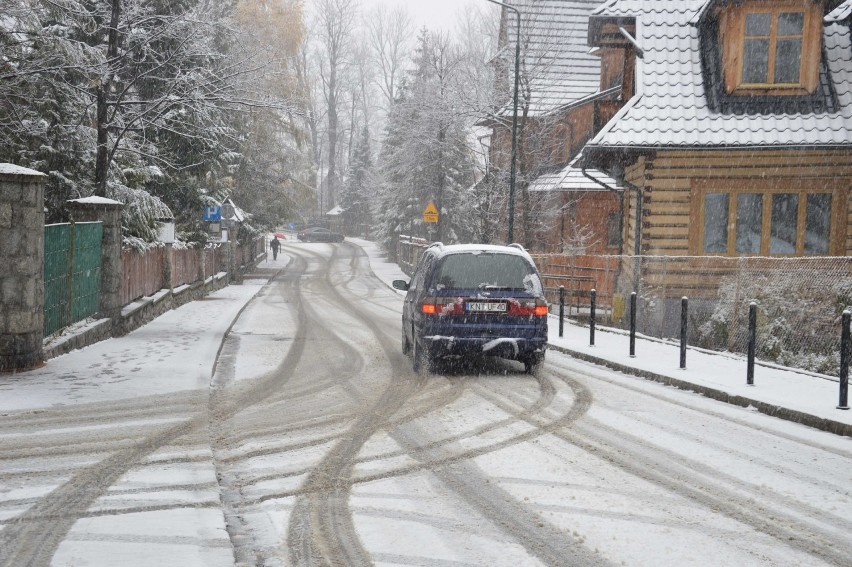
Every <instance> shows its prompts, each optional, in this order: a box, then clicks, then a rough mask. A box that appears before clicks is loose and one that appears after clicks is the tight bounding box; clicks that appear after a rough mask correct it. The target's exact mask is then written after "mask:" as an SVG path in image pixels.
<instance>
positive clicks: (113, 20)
mask: <svg viewBox="0 0 852 567" xmlns="http://www.w3.org/2000/svg"><path fill="white" fill-rule="evenodd" d="M120 16H121V0H112V14H111V16H110V23H109V33H108V40H107V41H108V43H107V69H106V72H105V73H104V75H103V76H102V77H101V78H100V80H99V81H98V85H97V87H96V89H97V90H96V92H95V96H96V103H97V110H96V117H97V118H96V120H97V132H98V148H97V157H96V159H95V195H97V196H99V197H106V196H107V178H108V176H109V175H108V174H109V166H110V163H109V162H110V158H109V155H110V151H109V150H110V148H109V126H110V124H109V92H110V91H111V90H112V77H113V72H112V69H113V66H114V65H115V59H116V57H118V41H119V37H118V21H119V18H120Z"/></svg>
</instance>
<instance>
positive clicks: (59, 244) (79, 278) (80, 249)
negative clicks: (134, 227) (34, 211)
mask: <svg viewBox="0 0 852 567" xmlns="http://www.w3.org/2000/svg"><path fill="white" fill-rule="evenodd" d="M102 239H103V225H102V224H101V223H99V222H87V223H71V224H51V225H47V226H45V227H44V335H45V336H47V335H51V334H53V333H55V332H56V331H59V330H60V329H63V328H64V327H67V326H68V325H70V324H72V323H76V322H77V321H82V320H83V319H85V318H86V317H90V316H91V315H94V314H95V313H97V311H98V301H99V299H100V290H101V241H102Z"/></svg>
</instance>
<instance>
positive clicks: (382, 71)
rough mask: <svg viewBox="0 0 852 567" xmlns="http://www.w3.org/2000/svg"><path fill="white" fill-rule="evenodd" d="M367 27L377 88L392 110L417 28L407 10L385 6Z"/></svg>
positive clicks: (380, 7)
mask: <svg viewBox="0 0 852 567" xmlns="http://www.w3.org/2000/svg"><path fill="white" fill-rule="evenodd" d="M366 24H367V37H368V38H369V42H370V46H371V47H372V50H373V60H374V61H375V65H376V67H377V68H378V69H379V73H378V76H377V84H378V85H379V88H380V89H381V91H382V94H383V95H384V97H385V102H386V108H390V107H391V106H393V104H394V97H396V95H397V88H398V84H399V80H400V78H401V76H402V74H403V73H404V72H405V64H406V63H407V62H408V60H409V52H410V48H411V37H412V35H413V31H414V25H413V23H412V21H411V16H410V15H409V13H408V11H407V10H406V9H405V8H403V7H401V6H398V7H396V8H393V9H388V8H387V6H385V5H384V4H379V5H378V6H377V7H376V8H374V9H373V11H372V12H371V13H370V14H369V16H368V17H367V19H366Z"/></svg>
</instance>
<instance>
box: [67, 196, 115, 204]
mask: <svg viewBox="0 0 852 567" xmlns="http://www.w3.org/2000/svg"><path fill="white" fill-rule="evenodd" d="M68 202H69V203H80V204H82V205H124V203H121V202H119V201H116V200H113V199H107V198H106V197H95V196H92V197H83V198H82V199H70V200H69V201H68Z"/></svg>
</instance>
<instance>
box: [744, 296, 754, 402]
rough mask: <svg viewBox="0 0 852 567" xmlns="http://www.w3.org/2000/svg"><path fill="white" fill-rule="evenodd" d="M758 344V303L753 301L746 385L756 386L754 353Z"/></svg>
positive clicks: (749, 326) (749, 320)
mask: <svg viewBox="0 0 852 567" xmlns="http://www.w3.org/2000/svg"><path fill="white" fill-rule="evenodd" d="M756 342H757V303H755V302H754V301H752V302H751V303H750V304H749V306H748V367H747V369H746V384H748V385H749V386H754V351H755V343H756Z"/></svg>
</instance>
